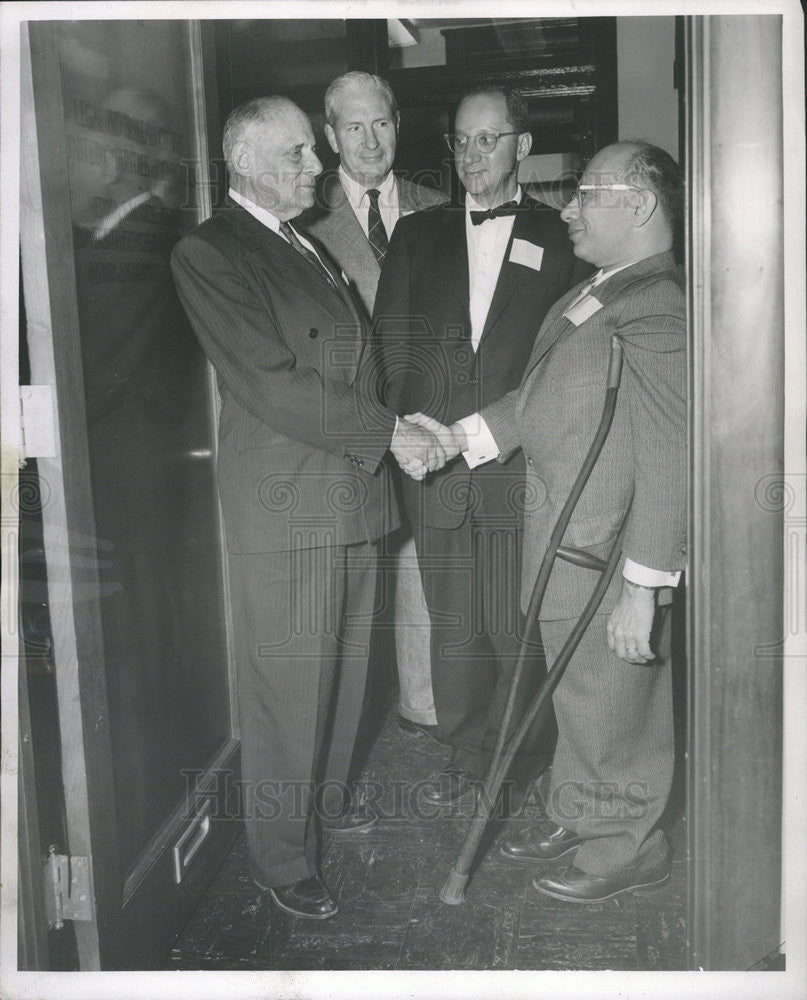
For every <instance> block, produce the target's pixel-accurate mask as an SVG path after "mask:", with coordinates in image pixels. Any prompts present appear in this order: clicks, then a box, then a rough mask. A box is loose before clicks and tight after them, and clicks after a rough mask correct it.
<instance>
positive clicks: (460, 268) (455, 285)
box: [435, 205, 471, 340]
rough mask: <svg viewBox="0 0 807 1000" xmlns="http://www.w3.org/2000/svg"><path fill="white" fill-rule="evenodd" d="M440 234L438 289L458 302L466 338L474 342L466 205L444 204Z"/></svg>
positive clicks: (439, 215) (439, 219) (437, 237)
mask: <svg viewBox="0 0 807 1000" xmlns="http://www.w3.org/2000/svg"><path fill="white" fill-rule="evenodd" d="M435 221H436V222H437V223H438V225H439V227H440V228H439V231H438V232H437V233H435V240H436V249H437V253H436V255H435V258H436V262H437V267H438V268H439V272H438V274H439V283H438V287H440V288H444V289H445V290H446V293H453V294H455V295H456V296H457V298H458V299H459V303H460V306H461V308H462V313H463V315H464V317H465V321H464V323H463V325H462V330H463V337H464V338H465V339H466V340H470V339H471V313H470V287H469V284H468V240H467V238H466V235H465V206H464V205H444V206H443V208H442V210H440V211H438V212H437V213H435Z"/></svg>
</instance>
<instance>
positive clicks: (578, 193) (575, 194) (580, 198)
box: [569, 184, 644, 205]
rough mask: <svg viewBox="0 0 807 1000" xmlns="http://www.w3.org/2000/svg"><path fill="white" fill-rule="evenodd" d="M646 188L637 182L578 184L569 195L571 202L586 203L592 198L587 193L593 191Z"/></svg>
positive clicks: (641, 189) (640, 189) (639, 189)
mask: <svg viewBox="0 0 807 1000" xmlns="http://www.w3.org/2000/svg"><path fill="white" fill-rule="evenodd" d="M643 190H644V188H640V187H636V185H635V184H578V185H577V187H576V188H575V189H574V191H572V193H571V195H570V197H569V203H570V204H571V202H573V201H577V203H578V204H579V205H585V204H587V203H588V201H589V200H590V199H588V198H586V195H587V194H588V193H589V192H591V191H643Z"/></svg>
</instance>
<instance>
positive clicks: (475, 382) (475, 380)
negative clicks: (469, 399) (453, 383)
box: [468, 375, 479, 385]
mask: <svg viewBox="0 0 807 1000" xmlns="http://www.w3.org/2000/svg"><path fill="white" fill-rule="evenodd" d="M468 385H479V379H478V378H477V377H476V375H472V376H471V378H469V379H468Z"/></svg>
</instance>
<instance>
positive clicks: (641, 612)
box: [606, 579, 656, 663]
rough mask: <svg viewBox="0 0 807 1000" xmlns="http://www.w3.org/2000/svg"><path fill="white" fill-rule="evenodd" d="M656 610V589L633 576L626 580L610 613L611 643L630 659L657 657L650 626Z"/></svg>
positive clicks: (618, 652)
mask: <svg viewBox="0 0 807 1000" xmlns="http://www.w3.org/2000/svg"><path fill="white" fill-rule="evenodd" d="M655 613H656V592H655V589H654V588H653V587H642V586H640V585H639V584H638V583H631V582H630V580H625V579H623V580H622V593H621V594H620V595H619V600H618V601H617V602H616V606H615V608H614V610H613V611H612V612H611V614H610V615H609V616H608V623H607V625H606V629H607V631H608V646H609V647H610V648H611V649H612V650H613V651H614V652H615V653H616V655H617V656H619V657H621V658H622V659H623V660H627V661H628V663H647V661H648V660H654V659H655V654H654V653H653V651H652V650H651V649H650V630H651V629H652V627H653V616H654V615H655Z"/></svg>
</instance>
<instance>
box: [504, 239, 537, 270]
mask: <svg viewBox="0 0 807 1000" xmlns="http://www.w3.org/2000/svg"><path fill="white" fill-rule="evenodd" d="M543 259H544V248H543V247H539V246H538V244H537V243H529V242H528V241H527V240H513V245H512V247H510V260H511V261H512V262H513V263H514V264H523V265H524V267H531V268H532V269H533V271H540V270H541V261H542V260H543Z"/></svg>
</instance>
